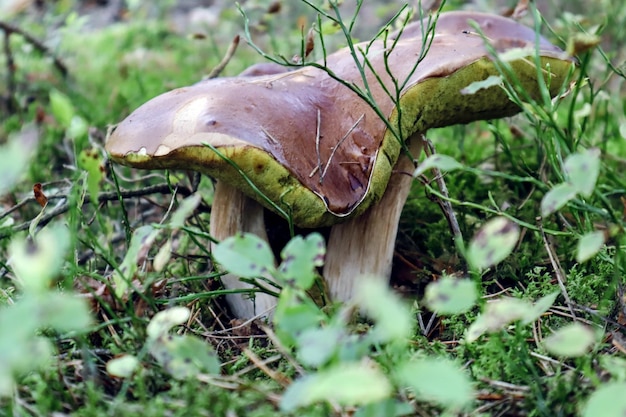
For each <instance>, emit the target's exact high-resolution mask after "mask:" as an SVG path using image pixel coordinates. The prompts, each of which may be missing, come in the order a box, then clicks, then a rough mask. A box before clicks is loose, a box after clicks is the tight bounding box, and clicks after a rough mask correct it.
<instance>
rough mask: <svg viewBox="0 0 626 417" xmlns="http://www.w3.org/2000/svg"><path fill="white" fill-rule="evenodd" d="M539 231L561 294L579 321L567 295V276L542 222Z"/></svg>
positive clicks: (573, 315) (575, 318)
mask: <svg viewBox="0 0 626 417" xmlns="http://www.w3.org/2000/svg"><path fill="white" fill-rule="evenodd" d="M539 230H540V231H541V239H542V240H543V245H544V246H545V248H546V252H548V257H549V258H550V264H551V265H552V269H554V275H555V276H556V280H557V282H558V283H559V288H560V289H561V293H562V294H563V298H565V303H566V304H567V308H568V309H569V312H570V314H571V315H572V318H573V319H574V320H578V317H576V314H575V313H574V307H573V303H572V300H571V298H569V294H568V293H567V289H566V288H565V275H564V274H563V269H562V268H561V263H560V262H559V258H558V257H557V256H556V254H555V253H554V248H553V247H552V245H551V244H550V242H548V237H547V236H546V234H545V232H544V231H543V224H542V223H541V221H540V222H539Z"/></svg>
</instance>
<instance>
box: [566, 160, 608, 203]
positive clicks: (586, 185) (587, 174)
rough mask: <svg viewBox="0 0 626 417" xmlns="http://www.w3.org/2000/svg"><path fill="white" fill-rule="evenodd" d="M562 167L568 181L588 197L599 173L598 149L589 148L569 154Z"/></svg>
mask: <svg viewBox="0 0 626 417" xmlns="http://www.w3.org/2000/svg"><path fill="white" fill-rule="evenodd" d="M564 168H565V172H566V173H567V177H568V182H569V183H570V184H571V185H572V186H573V187H574V188H575V189H576V191H577V192H578V193H579V194H581V195H583V196H585V197H589V196H590V195H591V194H592V193H593V190H594V188H595V186H596V181H597V180H598V175H599V174H600V150H599V149H598V148H591V149H587V150H585V151H583V152H579V153H575V154H571V155H569V156H568V157H567V159H565V165H564Z"/></svg>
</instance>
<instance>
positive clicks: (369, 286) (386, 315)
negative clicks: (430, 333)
mask: <svg viewBox="0 0 626 417" xmlns="http://www.w3.org/2000/svg"><path fill="white" fill-rule="evenodd" d="M356 302H357V305H358V306H359V307H361V309H362V310H363V312H364V313H365V314H366V315H367V316H368V317H370V318H372V319H373V320H374V322H375V326H374V329H373V330H372V334H371V336H372V337H373V338H374V339H375V340H376V341H377V342H379V343H387V342H391V341H405V340H408V338H409V337H411V335H412V334H413V326H414V325H415V320H413V317H412V315H411V310H410V309H409V307H408V306H407V305H406V304H405V303H404V302H403V301H402V300H401V299H400V297H399V296H398V295H396V294H395V293H393V292H392V291H391V289H390V288H389V286H388V285H387V284H386V283H385V282H383V281H381V280H380V279H374V278H369V279H368V278H366V279H364V280H362V281H360V282H359V288H358V291H357V295H356Z"/></svg>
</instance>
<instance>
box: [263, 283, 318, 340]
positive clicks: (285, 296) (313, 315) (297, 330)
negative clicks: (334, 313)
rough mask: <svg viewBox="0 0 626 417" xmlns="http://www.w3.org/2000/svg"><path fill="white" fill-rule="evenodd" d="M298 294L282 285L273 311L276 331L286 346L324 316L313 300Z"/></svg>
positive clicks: (315, 326)
mask: <svg viewBox="0 0 626 417" xmlns="http://www.w3.org/2000/svg"><path fill="white" fill-rule="evenodd" d="M298 294H299V293H298V291H297V290H294V289H293V288H291V287H284V288H283V289H282V291H281V292H280V297H279V298H278V304H277V305H276V311H275V313H274V326H275V327H276V330H277V331H276V333H277V334H278V336H279V337H280V338H281V341H282V342H283V343H284V344H285V345H288V346H291V345H293V344H294V343H295V341H296V340H297V338H298V336H299V335H300V334H301V333H302V332H303V331H305V330H307V329H310V328H317V327H318V326H319V323H320V322H321V321H322V320H324V319H325V318H326V316H325V315H324V313H322V312H321V311H320V309H319V308H318V307H317V306H316V305H315V304H314V303H313V301H311V300H310V299H309V298H305V299H302V298H301V297H300V296H299V295H298Z"/></svg>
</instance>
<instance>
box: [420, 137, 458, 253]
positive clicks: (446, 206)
mask: <svg viewBox="0 0 626 417" xmlns="http://www.w3.org/2000/svg"><path fill="white" fill-rule="evenodd" d="M420 136H421V137H422V138H421V140H422V141H424V144H425V145H426V148H425V150H426V154H427V155H428V156H430V155H434V154H435V153H437V151H436V150H435V146H434V145H433V143H432V142H431V141H430V139H428V138H427V137H426V136H424V135H423V134H422V135H420ZM432 170H433V172H434V173H435V178H434V179H435V182H436V183H437V187H438V188H439V191H440V192H441V195H443V196H444V197H446V198H445V199H439V198H438V199H437V204H439V206H440V207H441V211H443V215H444V216H446V219H447V220H448V225H449V226H450V231H451V232H452V238H453V239H454V241H455V242H462V241H463V234H462V233H461V228H460V227H459V221H458V220H457V218H456V214H454V209H453V208H452V203H450V200H449V197H450V195H449V194H448V187H447V186H446V182H445V180H444V179H443V174H442V173H441V171H440V170H439V168H432Z"/></svg>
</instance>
